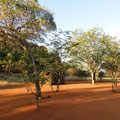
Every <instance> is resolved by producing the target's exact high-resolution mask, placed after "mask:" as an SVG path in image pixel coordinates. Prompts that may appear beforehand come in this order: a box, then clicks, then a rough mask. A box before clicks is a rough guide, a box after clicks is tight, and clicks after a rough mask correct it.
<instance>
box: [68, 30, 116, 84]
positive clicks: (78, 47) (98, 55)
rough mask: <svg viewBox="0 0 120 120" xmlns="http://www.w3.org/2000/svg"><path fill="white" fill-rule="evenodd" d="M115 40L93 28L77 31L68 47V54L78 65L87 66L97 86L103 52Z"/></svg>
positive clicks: (93, 82)
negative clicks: (107, 44)
mask: <svg viewBox="0 0 120 120" xmlns="http://www.w3.org/2000/svg"><path fill="white" fill-rule="evenodd" d="M112 40H114V38H112V37H111V36H109V35H105V33H104V32H103V30H102V29H100V28H93V29H90V30H88V31H87V32H84V31H82V30H75V31H74V32H73V33H72V39H71V41H70V42H69V43H68V45H67V48H66V50H67V54H68V55H69V57H70V58H71V59H72V61H73V62H74V63H76V64H78V65H80V64H82V65H83V66H85V65H86V66H87V67H88V69H89V70H90V73H91V77H92V84H95V82H96V80H97V77H98V73H99V71H100V68H101V65H102V62H103V61H102V56H103V54H104V53H103V52H104V51H105V50H106V48H107V46H106V44H104V43H105V42H107V43H110V42H111V41H112Z"/></svg>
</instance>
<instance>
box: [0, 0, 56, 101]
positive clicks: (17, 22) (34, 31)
mask: <svg viewBox="0 0 120 120" xmlns="http://www.w3.org/2000/svg"><path fill="white" fill-rule="evenodd" d="M55 28H56V25H55V22H54V19H53V15H52V14H51V13H50V12H49V11H48V10H47V9H46V8H44V7H42V6H40V5H39V4H38V2H37V1H36V0H1V1H0V41H1V42H2V43H4V42H5V41H7V40H10V41H12V42H13V43H15V44H19V45H21V46H22V47H23V48H24V50H26V51H27V52H28V54H29V57H30V59H31V63H32V64H33V71H34V73H35V84H36V98H37V100H38V99H39V98H40V97H41V91H40V86H39V77H38V73H37V70H36V67H35V61H34V57H33V55H32V54H31V51H30V49H29V45H28V42H27V40H29V41H41V38H42V35H45V33H46V32H48V31H51V30H54V29H55Z"/></svg>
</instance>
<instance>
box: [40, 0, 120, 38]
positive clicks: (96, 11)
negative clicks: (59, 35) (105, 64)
mask: <svg viewBox="0 0 120 120" xmlns="http://www.w3.org/2000/svg"><path fill="white" fill-rule="evenodd" d="M39 2H40V4H43V5H45V6H46V7H47V8H48V9H49V10H50V11H51V12H52V13H53V14H54V18H55V22H56V24H57V28H61V29H62V30H74V29H76V28H81V29H83V30H87V29H90V28H93V27H102V28H103V29H104V31H105V32H106V33H109V34H111V35H113V36H115V35H116V36H118V37H119V38H120V0H39Z"/></svg>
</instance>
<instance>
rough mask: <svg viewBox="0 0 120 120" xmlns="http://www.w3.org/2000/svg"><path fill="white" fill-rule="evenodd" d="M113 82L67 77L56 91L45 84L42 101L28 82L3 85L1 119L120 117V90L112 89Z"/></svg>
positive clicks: (105, 119)
mask: <svg viewBox="0 0 120 120" xmlns="http://www.w3.org/2000/svg"><path fill="white" fill-rule="evenodd" d="M111 85H112V83H110V82H109V83H105V82H104V83H97V85H95V86H93V85H91V84H90V83H87V82H78V81H75V82H72V81H67V82H66V84H64V85H61V86H60V91H59V92H57V93H55V92H54V93H53V92H52V91H51V89H50V87H49V86H47V85H45V86H43V88H42V93H43V96H44V97H46V96H48V95H51V98H46V99H42V100H40V101H39V103H40V108H38V109H37V108H36V105H35V102H34V97H33V95H32V94H30V93H28V92H27V90H26V86H18V87H10V88H4V89H0V120H113V119H115V120H120V93H113V92H112V90H111V89H112V88H111Z"/></svg>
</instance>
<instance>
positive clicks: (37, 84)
mask: <svg viewBox="0 0 120 120" xmlns="http://www.w3.org/2000/svg"><path fill="white" fill-rule="evenodd" d="M27 51H28V54H29V56H30V58H31V61H32V64H33V69H34V72H35V77H36V79H35V85H36V99H37V100H39V99H41V97H42V96H41V88H40V84H39V78H38V75H37V70H36V68H35V60H34V57H33V55H32V53H31V52H30V50H29V48H28V47H27Z"/></svg>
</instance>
